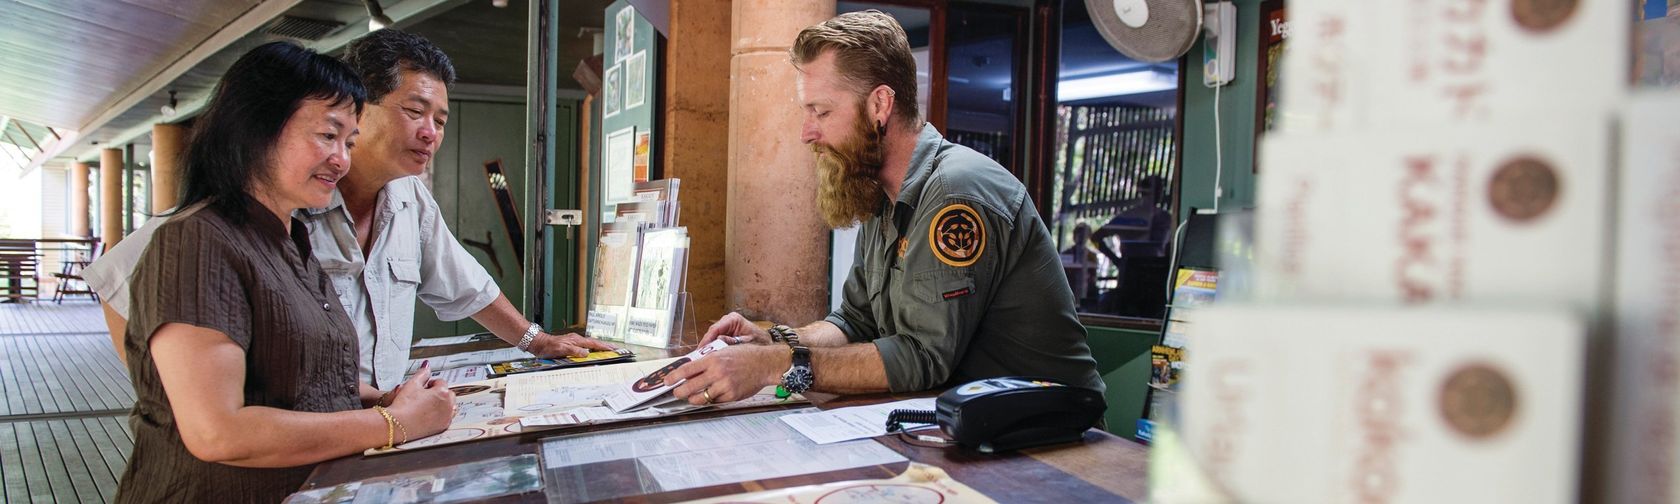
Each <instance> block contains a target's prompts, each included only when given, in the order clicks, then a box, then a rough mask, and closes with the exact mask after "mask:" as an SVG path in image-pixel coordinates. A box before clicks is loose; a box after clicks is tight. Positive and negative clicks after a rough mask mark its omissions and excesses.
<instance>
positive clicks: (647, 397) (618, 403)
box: [607, 339, 729, 413]
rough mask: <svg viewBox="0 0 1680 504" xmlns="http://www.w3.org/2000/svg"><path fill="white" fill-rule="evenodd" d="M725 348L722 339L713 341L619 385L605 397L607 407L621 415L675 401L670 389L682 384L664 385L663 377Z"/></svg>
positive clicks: (725, 345)
mask: <svg viewBox="0 0 1680 504" xmlns="http://www.w3.org/2000/svg"><path fill="white" fill-rule="evenodd" d="M727 346H729V345H728V344H726V343H724V342H723V340H722V339H719V340H716V341H713V342H712V344H710V345H706V346H703V347H700V348H696V349H694V351H692V352H689V353H688V355H684V356H682V357H678V358H677V359H676V360H674V361H671V362H670V363H669V364H666V365H665V367H661V368H659V369H657V370H654V371H653V372H652V373H648V374H647V375H646V376H642V377H641V378H638V379H636V380H633V381H630V382H627V383H624V384H622V385H620V386H619V389H618V390H616V391H614V392H613V394H612V395H609V396H607V407H609V408H612V410H613V411H614V412H618V413H623V412H627V411H634V410H637V409H641V408H644V407H648V406H663V405H664V403H667V402H672V401H677V400H678V399H676V398H674V397H672V396H671V389H674V388H676V387H677V385H681V384H682V382H677V383H676V384H673V385H666V384H665V376H666V375H669V374H671V372H672V371H675V370H676V369H677V368H679V367H682V365H683V364H687V363H689V362H694V361H698V360H700V359H702V358H705V357H706V356H707V355H710V354H711V353H712V352H715V351H718V350H721V349H723V348H724V347H727Z"/></svg>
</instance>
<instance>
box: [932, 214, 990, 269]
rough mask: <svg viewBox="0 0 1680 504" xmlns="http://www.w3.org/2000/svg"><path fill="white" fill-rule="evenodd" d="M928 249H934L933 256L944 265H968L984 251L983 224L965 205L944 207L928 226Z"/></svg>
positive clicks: (978, 215) (984, 230) (976, 259)
mask: <svg viewBox="0 0 1680 504" xmlns="http://www.w3.org/2000/svg"><path fill="white" fill-rule="evenodd" d="M928 246H929V247H930V248H932V249H933V256H934V257H937V258H939V262H942V263H945V264H946V265H947V266H952V267H957V268H963V267H968V266H971V265H973V264H974V262H975V261H978V260H980V255H981V254H983V253H985V252H986V223H985V221H983V220H981V219H980V213H979V212H976V211H974V209H973V208H971V207H969V206H968V205H965V204H962V203H951V204H948V205H945V208H941V209H939V212H938V213H936V214H934V216H933V223H932V224H929V226H928Z"/></svg>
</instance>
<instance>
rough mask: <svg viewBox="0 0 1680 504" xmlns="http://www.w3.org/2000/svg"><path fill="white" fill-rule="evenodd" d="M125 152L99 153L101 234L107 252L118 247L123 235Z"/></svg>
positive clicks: (119, 150)
mask: <svg viewBox="0 0 1680 504" xmlns="http://www.w3.org/2000/svg"><path fill="white" fill-rule="evenodd" d="M122 187H123V151H122V149H104V150H101V151H99V229H100V230H101V232H100V233H99V239H100V241H102V242H104V245H105V250H111V247H115V246H117V242H119V241H122V235H123V218H122V213H123V191H122Z"/></svg>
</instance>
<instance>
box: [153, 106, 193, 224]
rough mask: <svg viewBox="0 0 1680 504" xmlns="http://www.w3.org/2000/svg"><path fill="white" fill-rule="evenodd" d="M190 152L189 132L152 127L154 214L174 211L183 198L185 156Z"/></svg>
mask: <svg viewBox="0 0 1680 504" xmlns="http://www.w3.org/2000/svg"><path fill="white" fill-rule="evenodd" d="M186 151H187V128H186V127H185V126H181V125H179V124H153V125H152V197H151V198H150V199H151V200H152V212H151V213H152V214H153V215H156V214H160V213H163V212H164V211H165V210H169V209H170V208H174V207H175V204H176V203H178V202H179V201H180V198H181V155H182V154H185V153H186Z"/></svg>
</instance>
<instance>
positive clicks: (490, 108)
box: [414, 100, 531, 338]
mask: <svg viewBox="0 0 1680 504" xmlns="http://www.w3.org/2000/svg"><path fill="white" fill-rule="evenodd" d="M449 109H450V120H449V129H448V131H447V132H446V134H445V135H444V136H443V145H442V146H440V147H439V148H438V152H437V156H436V157H435V158H433V165H432V197H434V198H436V199H437V202H438V208H439V210H440V211H441V212H442V213H443V217H444V222H445V223H446V224H447V225H448V226H449V230H450V231H451V232H453V233H454V234H455V238H456V239H457V240H473V241H475V242H483V241H485V236H486V233H488V234H489V237H490V242H491V243H492V244H493V245H492V246H493V248H494V249H495V251H496V258H497V260H498V261H500V262H501V266H502V267H501V271H500V274H498V272H497V270H496V268H495V267H494V266H493V263H492V262H491V260H490V258H489V255H487V254H486V253H485V252H484V250H482V249H479V248H477V247H471V246H466V244H465V242H463V243H462V246H464V247H466V249H467V253H468V254H471V255H472V256H473V258H474V259H477V260H478V262H479V264H480V265H482V266H484V269H485V271H488V272H489V273H490V276H491V277H493V278H494V279H495V280H496V285H498V286H500V287H501V288H502V293H503V294H506V295H507V297H508V300H509V301H511V302H512V303H513V305H514V306H516V307H518V306H523V305H522V304H521V303H522V301H523V300H524V298H525V290H524V285H525V282H524V278H523V277H522V269H521V267H520V265H519V261H518V260H517V259H515V257H516V256H515V254H514V250H513V247H514V244H513V242H512V241H511V239H510V238H508V234H507V230H506V228H505V227H504V226H503V225H502V217H501V214H500V212H499V211H498V210H497V209H496V204H495V199H494V198H493V197H492V196H491V193H490V183H489V179H488V178H487V177H486V176H485V172H484V163H485V162H486V161H490V160H492V159H497V158H500V159H501V160H502V171H503V173H504V174H505V175H506V176H507V180H508V186H509V190H510V191H512V193H513V195H514V203H515V204H516V205H521V207H520V208H521V212H520V215H519V217H520V219H521V220H522V221H523V222H525V223H529V222H530V219H531V216H529V215H526V212H524V209H523V206H522V205H524V204H525V201H524V199H525V193H526V192H525V187H526V183H525V182H526V179H525V143H524V140H523V139H524V137H525V104H524V103H522V102H514V103H491V102H478V101H462V100H451V101H450V102H449ZM526 229H530V226H526ZM526 239H530V236H529V235H527V237H526ZM483 330H484V329H483V327H482V326H480V325H478V323H477V322H473V320H472V319H470V318H469V319H463V320H460V321H455V322H444V321H440V320H438V318H437V312H435V311H433V310H432V309H431V307H429V306H426V303H424V302H422V301H419V300H415V309H414V337H415V338H427V337H433V336H453V335H457V334H469V333H474V332H481V331H483Z"/></svg>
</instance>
